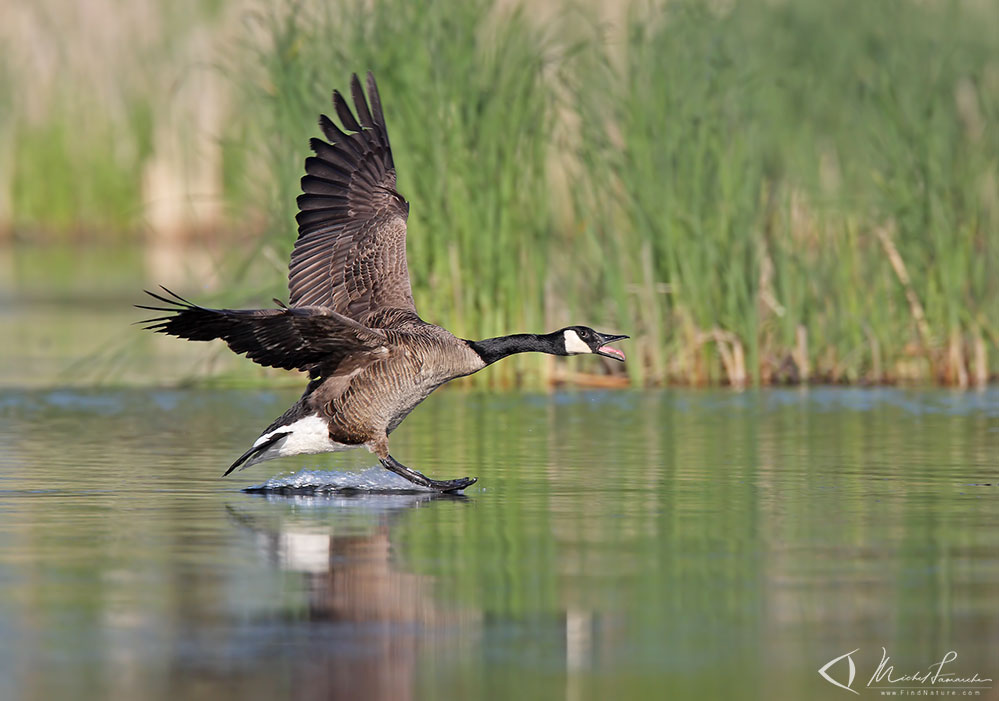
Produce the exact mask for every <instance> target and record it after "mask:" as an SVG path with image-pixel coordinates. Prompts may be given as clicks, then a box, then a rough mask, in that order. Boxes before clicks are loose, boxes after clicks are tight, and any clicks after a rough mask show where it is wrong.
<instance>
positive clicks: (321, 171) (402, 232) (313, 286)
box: [288, 73, 416, 323]
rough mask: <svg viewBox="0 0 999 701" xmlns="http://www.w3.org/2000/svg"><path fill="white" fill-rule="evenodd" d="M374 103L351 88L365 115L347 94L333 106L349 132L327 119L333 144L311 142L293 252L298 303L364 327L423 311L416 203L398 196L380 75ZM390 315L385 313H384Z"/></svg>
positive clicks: (291, 279) (291, 280) (356, 86)
mask: <svg viewBox="0 0 999 701" xmlns="http://www.w3.org/2000/svg"><path fill="white" fill-rule="evenodd" d="M367 83H368V97H369V98H370V99H371V108H370V109H369V108H368V103H367V101H366V100H365V97H364V92H363V91H362V89H361V82H360V80H358V78H357V75H356V74H355V75H354V76H353V77H352V79H351V82H350V92H351V95H352V97H353V99H354V108H355V110H356V111H357V117H356V118H355V116H354V114H353V113H352V112H351V110H350V107H349V106H348V105H347V101H346V100H345V99H344V98H343V96H342V95H341V94H340V93H339V92H334V93H333V107H334V108H335V109H336V113H337V115H338V116H339V118H340V121H341V122H342V123H343V127H344V129H345V130H346V131H341V129H340V128H339V127H337V126H336V125H335V124H334V123H333V121H332V120H330V118H329V117H327V116H326V115H323V116H322V117H320V119H319V126H320V127H321V128H322V130H323V133H324V134H325V135H326V138H327V139H329V141H330V143H327V142H325V141H322V140H321V139H312V141H311V142H310V144H311V146H312V150H313V151H314V152H315V154H316V155H315V156H311V157H309V158H307V159H306V161H305V172H306V175H305V177H303V178H302V191H303V193H304V194H302V195H300V196H299V198H298V208H299V213H298V216H297V220H298V241H297V242H296V243H295V249H294V251H293V252H292V254H291V266H290V270H289V273H288V287H289V290H290V292H291V297H290V299H291V305H292V306H295V307H300V306H310V305H315V306H322V307H328V308H329V309H332V310H333V311H335V312H339V313H340V314H343V315H344V316H347V317H350V318H351V319H355V320H357V321H359V322H362V323H364V322H365V319H366V318H368V317H369V316H370V315H372V313H375V312H382V311H384V310H386V309H400V310H405V311H408V312H412V313H413V314H414V315H415V313H416V307H415V306H414V304H413V293H412V291H411V288H410V284H409V269H408V268H407V266H406V218H407V216H408V215H409V204H408V203H407V202H406V200H405V199H403V197H402V195H400V194H399V193H398V192H396V191H395V164H394V163H393V161H392V149H391V148H390V147H389V139H388V132H387V131H386V130H385V117H384V115H383V114H382V105H381V100H380V98H379V97H378V88H377V86H376V85H375V79H374V76H372V75H371V73H368V80H367ZM382 316H384V315H382Z"/></svg>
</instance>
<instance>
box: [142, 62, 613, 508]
mask: <svg viewBox="0 0 999 701" xmlns="http://www.w3.org/2000/svg"><path fill="white" fill-rule="evenodd" d="M367 78H368V79H367V88H368V90H367V93H368V97H369V98H370V108H369V103H368V101H367V100H366V99H365V95H364V91H363V90H362V88H361V82H360V80H358V78H357V75H356V74H355V75H354V76H353V77H352V79H351V84H350V91H351V95H352V96H353V99H354V109H355V111H356V113H357V116H356V118H355V115H354V113H353V112H351V110H350V107H349V106H348V105H347V101H346V100H345V99H344V98H343V96H342V95H341V94H340V93H339V92H337V91H334V92H333V107H334V109H335V110H336V113H337V115H338V116H339V118H340V122H341V123H342V124H343V127H344V129H345V130H346V131H341V130H340V128H338V127H337V126H336V125H335V124H334V123H333V121H332V120H330V118H329V117H327V116H326V115H322V116H321V117H320V118H319V126H320V128H321V129H322V131H323V134H325V136H326V138H327V139H329V143H327V142H326V141H323V140H321V139H312V140H311V141H310V145H311V147H312V150H313V152H314V153H315V155H314V156H310V157H309V158H307V159H306V160H305V172H306V175H305V177H303V178H302V191H303V194H302V195H300V196H299V197H298V207H299V213H298V216H297V217H296V219H297V221H298V240H297V241H296V243H295V248H294V250H293V251H292V254H291V266H290V270H289V274H288V281H289V282H288V287H289V291H290V297H289V304H288V305H287V306H285V305H284V304H282V303H281V302H278V301H277V300H275V302H277V304H278V305H279V307H278V308H276V309H252V310H244V309H206V308H204V307H200V306H198V305H196V304H192V303H190V302H188V301H187V300H185V299H183V298H181V297H179V296H178V295H176V294H174V293H173V292H170V291H169V290H167V289H166V288H163V290H164V292H165V293H166V295H167V296H163V295H160V294H154V293H152V292H149V291H148V290H147V291H146V293H147V294H149V295H150V296H152V297H153V298H155V299H156V300H158V301H159V302H162V303H164V304H165V305H167V306H144V305H137V306H139V307H140V308H142V309H151V310H154V311H162V312H169V315H168V316H161V317H157V318H154V319H147V320H145V321H144V322H142V323H145V324H147V325H146V326H145V328H146V329H149V330H152V331H157V332H160V333H165V334H170V335H172V336H178V337H180V338H186V339H190V340H192V341H210V340H213V339H216V338H221V339H222V340H224V341H225V342H226V343H227V344H228V345H229V347H230V348H231V349H232V350H233V351H234V352H236V353H239V354H245V355H246V357H248V358H249V359H250V360H252V361H254V362H256V363H259V364H261V365H265V366H269V367H279V368H285V369H287V370H301V371H304V372H308V373H309V384H308V386H307V387H306V389H305V393H304V394H303V395H302V397H301V399H299V400H298V401H297V402H296V403H295V404H294V405H292V407H291V408H290V409H288V411H286V412H285V413H284V414H283V415H282V416H280V417H279V418H278V419H277V420H275V421H274V423H272V424H271V425H270V426H268V427H267V428H266V429H265V430H264V431H263V433H261V434H260V436H259V437H258V438H257V440H256V441H254V443H253V445H252V446H250V449H249V450H247V451H246V452H245V453H243V454H242V455H241V456H239V458H238V459H237V460H236V461H235V462H234V463H233V464H232V465H231V466H230V467H229V469H228V470H226V472H225V474H224V475H223V477H225V476H226V475H228V474H229V473H231V472H232V471H233V470H235V469H236V468H237V467H242V468H246V467H249V466H250V465H253V464H255V463H258V462H261V461H263V460H271V459H274V458H281V457H286V456H290V455H301V454H313V453H326V452H333V451H340V450H349V449H351V448H358V447H360V446H365V447H367V448H368V450H370V451H371V452H373V453H374V454H375V455H377V456H378V459H379V461H380V462H381V464H382V465H383V466H384V467H386V468H387V469H389V470H391V471H392V472H395V473H396V474H398V475H401V476H402V477H405V478H406V479H407V480H409V481H411V482H413V483H415V484H418V485H421V486H424V487H428V488H431V489H435V490H439V491H444V492H448V491H455V490H459V489H463V488H465V487H467V486H469V485H470V484H473V483H474V482H475V481H476V478H469V477H465V478H462V479H455V480H434V479H430V478H428V477H425V476H424V475H422V474H420V473H419V472H417V471H416V470H413V469H411V468H409V467H406V466H405V465H403V464H401V463H400V462H398V461H397V460H396V459H395V458H393V457H392V456H391V455H390V454H389V445H388V436H389V434H390V433H392V431H393V430H395V428H396V427H397V426H398V425H399V423H400V422H401V421H402V420H403V419H404V418H406V416H407V415H408V414H409V412H411V411H412V410H413V408H414V407H416V405H417V404H419V403H420V402H422V401H423V400H424V399H426V398H427V396H428V395H429V394H430V393H431V392H433V391H434V390H435V389H437V388H438V387H440V386H441V385H442V384H444V383H445V382H448V381H449V380H453V379H454V378H456V377H463V376H465V375H470V374H472V373H473V372H477V371H479V370H481V369H482V368H484V367H486V366H487V365H490V364H492V363H495V362H496V361H497V360H500V359H502V358H505V357H507V356H508V355H512V354H514V353H524V352H528V351H534V352H539V353H549V354H552V355H575V354H579V353H594V354H597V355H602V356H605V357H607V358H613V359H615V360H622V361H623V360H624V353H622V352H621V351H619V350H618V349H616V348H612V347H610V346H609V345H608V344H609V343H613V342H614V341H620V340H621V339H625V338H628V337H627V336H620V335H614V334H602V333H597V332H596V331H594V330H593V329H591V328H588V327H586V326H569V327H566V328H564V329H560V330H558V331H555V332H553V333H549V334H515V335H512V336H500V337H498V338H487V339H485V340H482V341H467V340H463V339H459V338H457V337H455V336H454V335H452V334H451V333H450V332H448V331H447V330H446V329H443V328H441V327H440V326H435V325H434V324H428V323H427V322H425V321H423V319H421V318H420V317H419V315H418V314H417V313H416V307H415V305H414V303H413V294H412V291H411V289H410V284H409V272H408V269H407V266H406V218H407V216H408V214H409V203H408V202H407V201H406V200H405V199H403V197H402V195H400V194H399V193H398V192H396V190H395V184H396V174H395V165H394V163H393V161H392V150H391V148H390V147H389V139H388V133H387V131H386V129H385V118H384V116H383V114H382V105H381V100H380V99H379V97H378V88H377V87H376V86H375V79H374V77H373V76H372V75H371V73H368V76H367Z"/></svg>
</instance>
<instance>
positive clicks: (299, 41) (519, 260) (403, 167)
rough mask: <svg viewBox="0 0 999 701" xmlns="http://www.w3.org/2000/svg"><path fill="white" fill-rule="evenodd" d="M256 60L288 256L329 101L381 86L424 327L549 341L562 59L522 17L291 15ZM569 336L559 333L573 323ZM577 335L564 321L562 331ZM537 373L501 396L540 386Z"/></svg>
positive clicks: (377, 7) (385, 9) (510, 377)
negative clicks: (555, 81)
mask: <svg viewBox="0 0 999 701" xmlns="http://www.w3.org/2000/svg"><path fill="white" fill-rule="evenodd" d="M261 20H262V22H263V26H264V27H265V28H266V30H267V31H268V33H269V36H268V40H267V41H266V42H265V43H264V44H263V46H264V50H263V51H262V52H261V53H259V54H258V55H257V61H258V63H259V65H260V66H261V67H262V70H263V73H262V74H261V75H260V76H258V78H257V81H256V83H255V84H256V86H257V87H258V88H259V89H258V90H257V91H256V92H255V93H253V94H251V96H250V97H251V100H252V101H251V104H253V105H254V107H253V109H254V110H256V111H257V113H258V114H261V115H265V118H264V121H263V129H262V131H261V132H260V135H261V138H262V139H263V142H262V143H263V145H264V146H265V148H266V154H267V156H266V158H267V162H268V163H270V164H272V165H277V166H278V167H277V168H275V169H274V170H272V173H273V174H274V175H275V176H276V179H275V180H274V181H273V185H274V200H273V201H274V202H275V203H276V207H275V210H274V211H275V212H276V214H277V215H278V216H277V220H276V224H275V225H274V230H275V231H276V232H279V235H278V237H277V238H276V239H275V240H276V242H278V244H279V245H278V247H279V249H280V251H281V255H286V253H287V251H288V250H290V248H291V246H292V244H293V241H294V237H295V231H294V228H293V221H294V204H295V196H296V195H297V194H298V192H299V189H298V181H299V178H300V176H301V171H302V161H303V159H304V156H305V155H306V153H305V152H306V148H307V146H306V145H307V142H308V137H309V136H315V135H317V133H318V128H317V127H316V115H317V111H318V110H320V109H321V110H323V111H325V112H328V113H329V112H331V111H332V108H331V105H330V102H329V98H330V94H331V86H339V87H340V89H341V90H345V89H346V86H347V85H348V80H349V76H350V73H351V72H353V71H356V72H359V73H362V72H363V71H365V70H372V71H374V73H375V75H377V76H378V79H379V90H380V92H381V95H382V101H383V104H384V107H385V110H386V119H387V121H388V127H389V134H390V137H391V139H392V145H393V152H394V155H395V162H396V166H397V170H398V173H399V181H398V188H399V190H400V192H402V193H403V194H404V195H405V196H406V197H407V198H408V199H409V200H410V201H411V203H412V207H411V212H410V217H409V246H408V259H409V267H410V273H411V277H412V282H413V287H414V294H415V296H416V298H417V300H418V308H419V310H420V312H421V314H422V315H423V316H424V317H425V318H427V319H431V320H433V321H435V322H439V323H442V324H444V325H446V326H448V327H449V328H451V329H452V330H453V331H454V332H455V333H456V334H458V335H461V336H464V337H466V338H480V337H485V336H489V335H496V334H499V333H501V332H509V331H510V330H541V329H542V328H544V327H545V326H546V323H547V324H550V323H554V322H551V321H549V320H546V319H545V318H544V316H545V314H544V312H545V306H544V297H545V287H544V285H545V280H546V267H547V266H546V264H547V254H548V250H549V241H550V239H551V233H552V222H551V214H550V213H551V209H552V206H551V202H550V199H549V194H548V185H547V177H546V176H547V170H546V164H547V158H548V154H549V144H550V143H551V138H552V133H553V128H554V121H555V120H554V108H553V100H552V97H551V95H550V92H549V89H548V87H547V85H546V83H545V79H546V75H545V66H546V63H547V62H548V61H549V60H550V56H551V52H552V51H553V48H552V47H551V46H550V45H549V41H548V39H547V38H546V37H545V35H544V33H543V32H542V31H541V30H540V29H539V28H537V27H535V26H534V25H532V24H531V23H530V22H529V21H527V19H526V18H525V17H524V16H523V15H522V14H520V13H518V12H513V13H510V14H505V15H503V16H500V17H497V16H495V14H494V13H493V11H492V3H491V2H486V1H484V0H472V1H470V2H461V3H458V2H455V3H437V2H406V3H402V2H399V3H375V4H373V5H372V4H369V3H367V2H361V1H358V2H347V3H343V4H339V5H336V6H333V5H322V6H320V7H317V8H311V9H304V8H301V7H296V8H294V9H285V10H279V11H278V12H277V13H275V14H272V15H267V16H265V17H262V18H261ZM561 321H562V320H560V322H561ZM565 321H567V320H565ZM541 367H542V365H541V363H540V362H539V360H538V359H537V358H532V359H528V360H526V361H523V362H520V363H512V364H507V365H506V367H501V368H498V373H496V374H494V378H493V379H494V380H496V381H502V382H513V381H514V379H515V377H514V376H515V375H516V376H517V377H520V376H521V375H522V374H523V375H525V377H523V378H520V379H524V380H525V381H527V382H530V383H532V384H537V383H538V382H540V380H541V375H540V372H541Z"/></svg>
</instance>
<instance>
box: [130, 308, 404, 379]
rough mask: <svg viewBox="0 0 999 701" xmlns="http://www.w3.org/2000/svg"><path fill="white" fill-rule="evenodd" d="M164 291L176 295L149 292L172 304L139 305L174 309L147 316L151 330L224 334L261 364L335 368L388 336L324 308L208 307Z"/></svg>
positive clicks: (202, 336)
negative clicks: (342, 361)
mask: <svg viewBox="0 0 999 701" xmlns="http://www.w3.org/2000/svg"><path fill="white" fill-rule="evenodd" d="M164 290H165V291H166V292H167V293H168V294H170V295H172V297H173V299H168V298H166V297H163V296H160V295H158V294H153V293H152V292H149V291H148V290H147V291H146V293H147V294H148V295H150V296H151V297H153V298H155V299H156V300H158V301H159V302H162V303H164V304H165V305H169V306H144V305H136V306H138V307H139V308H140V309H151V310H153V311H160V312H168V315H167V316H161V317H156V318H154V319H146V320H145V321H143V322H140V323H144V324H146V326H145V328H147V329H149V330H151V331H158V332H159V333H165V334H169V335H171V336H178V337H180V338H186V339H189V340H192V341H211V340H213V339H216V338H221V339H222V340H223V341H225V342H226V343H227V344H228V345H229V347H230V348H231V349H232V350H233V351H234V352H235V353H239V354H244V353H245V354H246V357H247V358H249V359H250V360H252V361H254V362H255V363H259V364H260V365H265V366H267V367H275V368H284V369H286V370H306V371H309V372H312V371H315V370H318V369H322V370H324V371H326V370H327V369H328V368H335V367H336V366H337V365H338V364H339V362H340V361H341V360H342V359H343V358H344V357H346V356H347V355H349V354H352V353H357V352H360V351H371V350H375V349H377V348H379V347H381V346H384V345H385V343H386V338H385V336H384V335H383V334H382V333H381V332H379V331H376V330H373V329H369V328H366V327H364V326H362V325H361V324H359V323H357V322H356V321H354V320H353V319H348V318H347V317H345V316H343V315H341V314H338V313H336V312H335V311H333V310H331V309H326V308H324V307H290V308H289V307H282V308H280V309H207V308H205V307H199V306H198V305H196V304H192V303H190V302H188V301H187V300H185V299H183V298H182V297H179V296H178V295H176V294H174V293H173V292H170V290H167V289H166V288H164Z"/></svg>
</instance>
